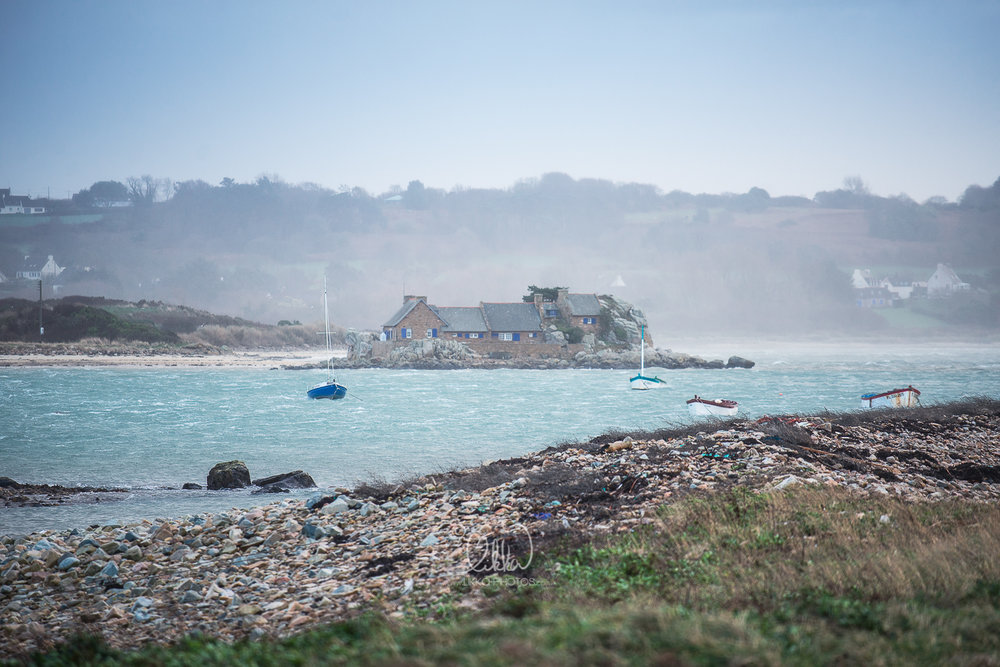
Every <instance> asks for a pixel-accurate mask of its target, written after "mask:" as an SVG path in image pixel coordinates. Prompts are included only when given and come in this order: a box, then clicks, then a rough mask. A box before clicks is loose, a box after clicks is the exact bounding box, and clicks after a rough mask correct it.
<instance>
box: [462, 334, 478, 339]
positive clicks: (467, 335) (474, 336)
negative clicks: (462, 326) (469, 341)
mask: <svg viewBox="0 0 1000 667" xmlns="http://www.w3.org/2000/svg"><path fill="white" fill-rule="evenodd" d="M465 335H466V337H468V338H479V334H477V333H470V334H465Z"/></svg>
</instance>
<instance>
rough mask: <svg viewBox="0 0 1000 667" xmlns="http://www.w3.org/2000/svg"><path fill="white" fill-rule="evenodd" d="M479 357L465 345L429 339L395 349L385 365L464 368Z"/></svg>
mask: <svg viewBox="0 0 1000 667" xmlns="http://www.w3.org/2000/svg"><path fill="white" fill-rule="evenodd" d="M478 357H479V355H478V354H476V353H475V352H473V351H472V350H471V349H470V348H469V346H468V345H465V344H464V343H460V342H458V341H454V340H442V339H440V338H428V339H426V340H415V341H413V342H412V343H409V344H407V345H404V346H401V347H395V348H393V349H392V351H391V352H390V353H389V356H388V357H387V358H386V359H385V360H384V364H383V365H384V366H386V367H390V368H464V367H466V366H467V363H468V362H470V361H472V360H474V359H477V358H478Z"/></svg>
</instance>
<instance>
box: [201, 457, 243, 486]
mask: <svg viewBox="0 0 1000 667" xmlns="http://www.w3.org/2000/svg"><path fill="white" fill-rule="evenodd" d="M246 486H250V471H249V470H247V464H246V463H244V462H243V461H226V462H224V463H216V464H215V465H214V466H213V467H212V469H211V470H210V471H209V472H208V488H209V490H211V491H216V490H219V489H242V488H243V487H246Z"/></svg>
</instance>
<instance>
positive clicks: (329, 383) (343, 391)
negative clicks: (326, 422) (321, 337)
mask: <svg viewBox="0 0 1000 667" xmlns="http://www.w3.org/2000/svg"><path fill="white" fill-rule="evenodd" d="M323 317H324V319H325V320H326V331H324V332H323V333H324V334H325V335H326V369H327V378H326V381H325V382H320V383H319V384H318V385H316V386H315V387H313V388H312V389H310V390H309V391H307V392H306V396H308V397H309V398H329V399H338V398H343V397H344V396H347V387H345V386H344V385H342V384H340V383H339V382H337V380H336V379H335V378H334V377H333V344H332V341H331V340H330V334H331V332H330V309H329V307H328V306H327V300H326V276H323Z"/></svg>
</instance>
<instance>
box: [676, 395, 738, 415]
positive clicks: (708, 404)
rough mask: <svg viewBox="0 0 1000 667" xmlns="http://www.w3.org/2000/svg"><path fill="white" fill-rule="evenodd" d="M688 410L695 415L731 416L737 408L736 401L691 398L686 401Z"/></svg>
mask: <svg viewBox="0 0 1000 667" xmlns="http://www.w3.org/2000/svg"><path fill="white" fill-rule="evenodd" d="M687 406H688V411H689V412H690V413H691V414H692V415H695V416H696V417H731V416H732V415H735V414H736V412H737V411H738V410H739V406H738V405H737V403H736V401H726V400H717V401H710V400H707V399H704V398H692V399H690V400H688V402H687Z"/></svg>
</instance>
